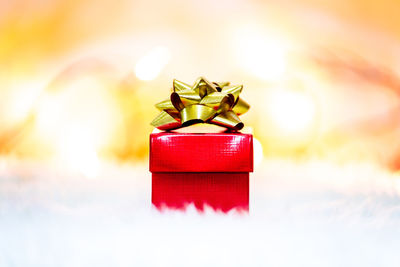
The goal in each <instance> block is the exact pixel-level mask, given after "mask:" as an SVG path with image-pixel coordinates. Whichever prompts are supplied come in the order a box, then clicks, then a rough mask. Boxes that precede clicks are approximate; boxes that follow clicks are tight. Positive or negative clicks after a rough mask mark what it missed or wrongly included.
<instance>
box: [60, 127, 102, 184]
mask: <svg viewBox="0 0 400 267" xmlns="http://www.w3.org/2000/svg"><path fill="white" fill-rule="evenodd" d="M60 137H61V138H60V140H61V142H59V143H58V144H57V145H58V151H57V152H58V155H57V156H58V157H59V159H60V160H61V161H62V164H65V166H66V167H67V168H68V169H70V170H72V171H76V172H78V173H80V174H82V175H84V176H85V177H86V178H89V179H92V178H96V177H97V176H98V174H99V168H100V161H99V158H98V156H97V153H96V146H95V144H94V143H93V138H92V137H91V136H90V134H89V132H88V131H85V128H84V127H79V126H76V127H74V128H70V129H66V131H65V133H64V134H63V135H62V136H60Z"/></svg>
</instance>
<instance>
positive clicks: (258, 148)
mask: <svg viewBox="0 0 400 267" xmlns="http://www.w3.org/2000/svg"><path fill="white" fill-rule="evenodd" d="M253 152H254V166H255V167H257V166H258V165H260V164H261V162H262V160H263V157H264V156H263V154H264V153H263V147H262V145H261V143H260V141H258V139H257V138H255V137H254V138H253Z"/></svg>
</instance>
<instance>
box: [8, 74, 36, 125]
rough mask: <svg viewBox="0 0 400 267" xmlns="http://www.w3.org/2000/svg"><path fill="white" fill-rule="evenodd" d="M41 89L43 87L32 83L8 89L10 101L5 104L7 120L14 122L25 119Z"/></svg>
mask: <svg viewBox="0 0 400 267" xmlns="http://www.w3.org/2000/svg"><path fill="white" fill-rule="evenodd" d="M43 88H44V85H42V84H40V83H34V82H25V83H21V84H18V85H15V86H13V87H12V88H9V91H10V93H11V99H10V101H9V102H8V103H7V105H9V106H8V108H7V111H8V114H7V115H8V116H7V117H8V119H9V120H11V121H14V122H15V121H20V120H22V119H25V118H26V117H27V115H28V113H29V112H30V111H31V110H32V108H33V105H34V102H35V100H36V99H37V98H38V97H39V94H40V93H41V91H42V89H43Z"/></svg>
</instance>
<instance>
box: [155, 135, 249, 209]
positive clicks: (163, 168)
mask: <svg viewBox="0 0 400 267" xmlns="http://www.w3.org/2000/svg"><path fill="white" fill-rule="evenodd" d="M150 171H151V172H152V203H153V205H154V206H155V207H157V208H158V209H163V208H165V207H166V208H173V209H184V208H185V207H186V206H187V205H188V204H194V206H195V207H196V208H197V209H199V210H203V209H204V207H205V205H207V206H210V207H212V208H214V209H215V210H222V211H224V212H226V211H229V210H231V209H238V210H245V211H247V210H248V209H249V172H252V171H253V136H252V135H251V134H244V133H176V132H161V133H153V134H151V135H150Z"/></svg>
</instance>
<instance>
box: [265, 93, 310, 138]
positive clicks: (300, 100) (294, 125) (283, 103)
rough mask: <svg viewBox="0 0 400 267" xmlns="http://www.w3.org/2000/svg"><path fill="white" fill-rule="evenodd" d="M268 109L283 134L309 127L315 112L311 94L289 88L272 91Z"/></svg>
mask: <svg viewBox="0 0 400 267" xmlns="http://www.w3.org/2000/svg"><path fill="white" fill-rule="evenodd" d="M268 109H269V113H270V116H271V119H272V121H273V122H274V124H275V125H276V126H277V127H278V128H279V129H280V130H281V132H283V133H285V134H291V133H297V132H301V131H304V130H306V129H307V128H309V127H311V126H312V123H313V121H314V119H315V113H316V107H315V102H314V100H313V99H312V97H311V96H309V95H307V94H306V93H303V92H297V91H289V90H277V91H274V92H273V93H272V95H270V98H269V100H268Z"/></svg>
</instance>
